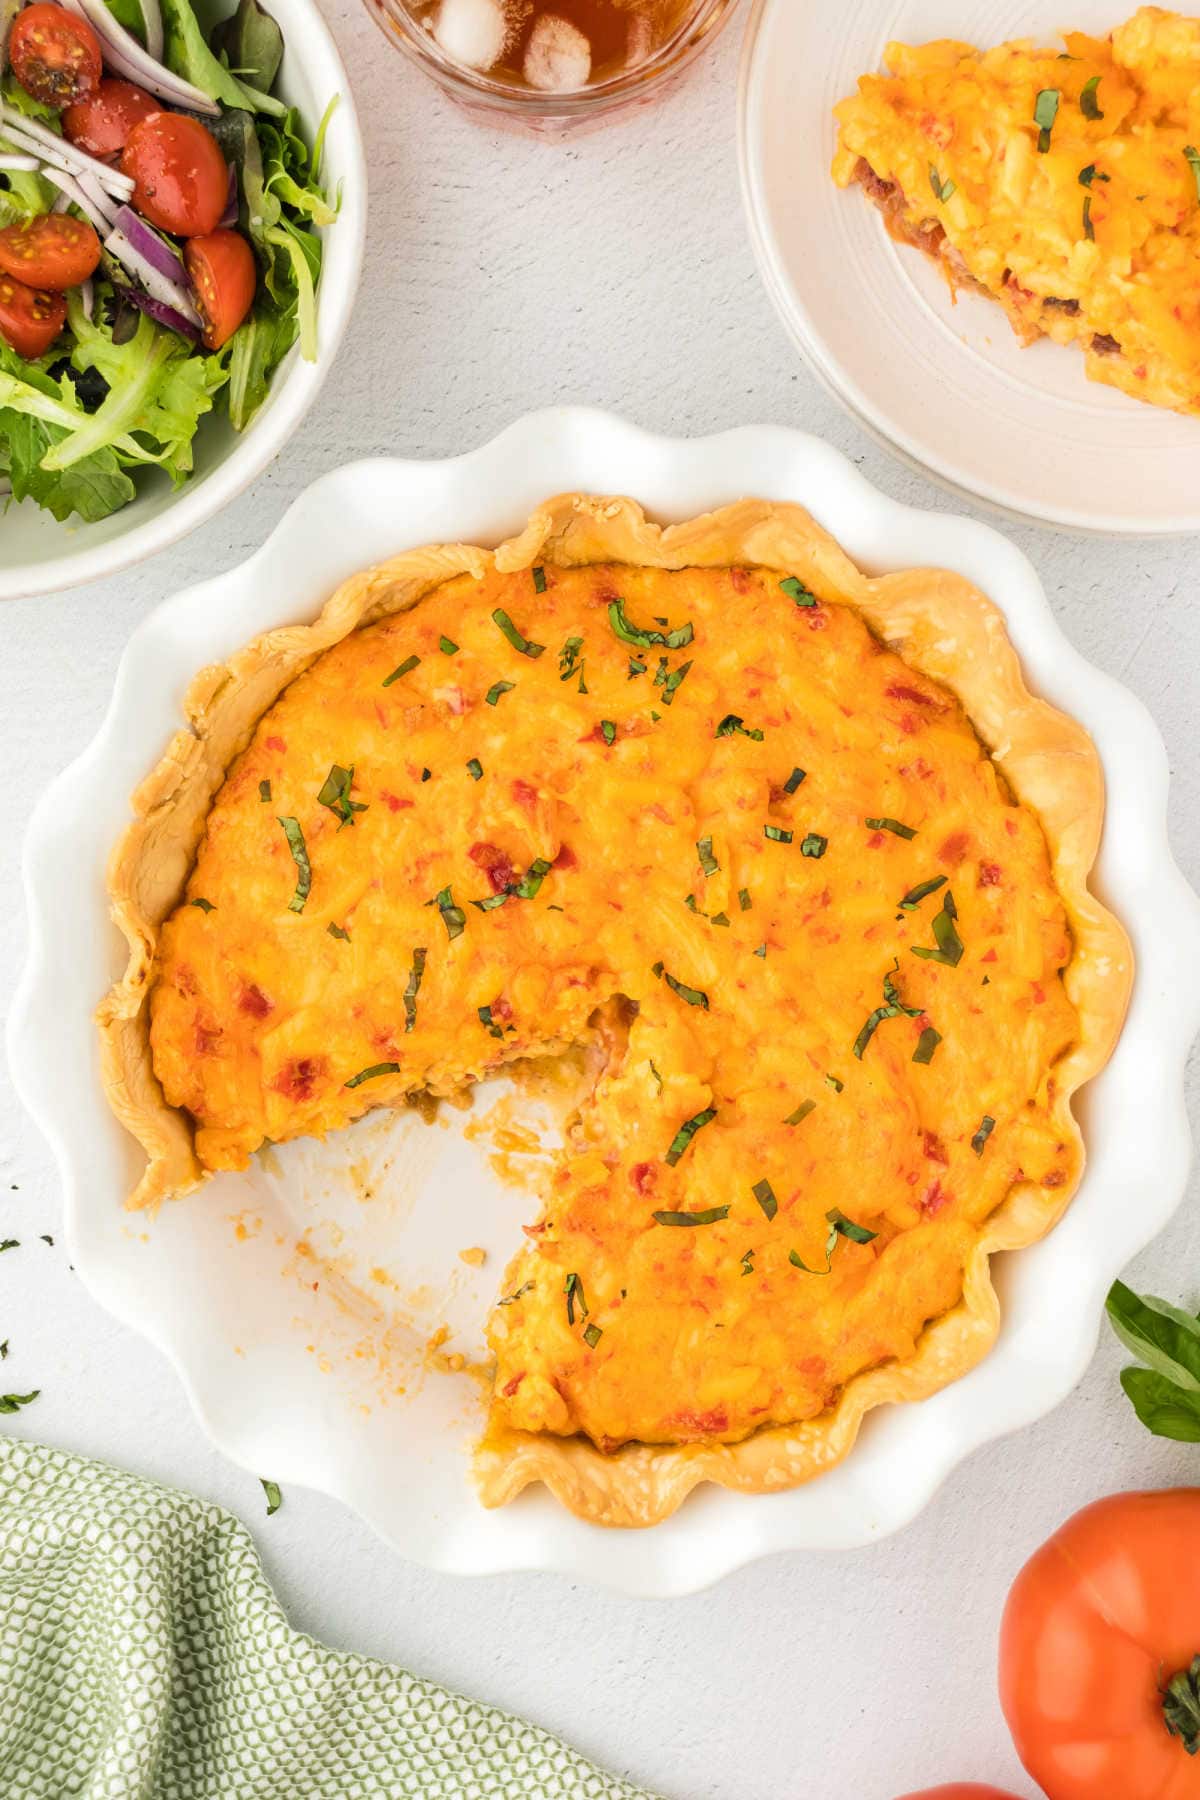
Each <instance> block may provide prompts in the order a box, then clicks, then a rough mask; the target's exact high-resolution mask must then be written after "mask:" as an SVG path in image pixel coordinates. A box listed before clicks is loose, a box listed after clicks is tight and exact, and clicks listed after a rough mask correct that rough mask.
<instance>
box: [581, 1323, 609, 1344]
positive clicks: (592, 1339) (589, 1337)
mask: <svg viewBox="0 0 1200 1800" xmlns="http://www.w3.org/2000/svg"><path fill="white" fill-rule="evenodd" d="M603 1336H604V1333H603V1331H601V1329H600V1327H599V1325H585V1326H584V1328H583V1341H584V1343H585V1344H586V1345H587V1347H588V1349H589V1350H594V1349H595V1348H596V1345H597V1344H598V1343H599V1342H600V1339H601V1338H602V1337H603Z"/></svg>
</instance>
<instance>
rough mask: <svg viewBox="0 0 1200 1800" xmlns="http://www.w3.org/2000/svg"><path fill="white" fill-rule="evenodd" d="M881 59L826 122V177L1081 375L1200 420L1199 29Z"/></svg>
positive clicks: (1124, 29)
mask: <svg viewBox="0 0 1200 1800" xmlns="http://www.w3.org/2000/svg"><path fill="white" fill-rule="evenodd" d="M1064 41H1065V43H1066V51H1065V52H1060V51H1056V50H1052V49H1039V48H1035V46H1034V45H1033V43H1032V41H1031V40H1029V39H1021V40H1018V41H1017V42H1015V43H1010V44H1002V45H1000V46H999V47H998V48H996V49H992V50H986V51H979V50H976V49H973V48H972V47H971V46H970V45H969V44H960V43H955V42H952V41H948V40H947V41H941V42H937V43H932V44H925V45H922V46H920V47H918V48H910V47H908V46H907V45H904V44H889V45H888V48H887V51H886V56H885V60H886V63H887V66H888V68H889V69H890V71H891V73H890V74H888V75H864V76H863V77H862V78H861V79H860V81H859V91H858V93H857V94H856V95H854V96H853V97H851V98H849V99H846V100H843V101H842V102H841V104H840V105H839V106H838V107H837V108H836V116H837V120H838V150H837V155H836V158H835V160H834V165H833V174H834V179H835V181H837V183H838V184H839V186H841V187H849V186H851V185H852V184H853V183H855V182H857V183H859V184H860V185H861V186H862V188H863V189H864V191H865V192H866V194H867V195H868V196H869V197H870V198H871V199H872V200H873V201H874V202H875V204H876V205H877V206H878V207H879V209H880V211H881V212H882V213H883V216H884V219H885V220H886V222H887V226H888V230H889V231H890V232H891V233H892V235H893V236H894V237H895V238H897V239H899V241H900V242H902V243H906V244H912V245H914V246H916V247H917V248H918V249H920V250H923V251H925V252H926V254H927V255H929V256H931V257H932V258H933V259H934V261H935V262H937V263H938V265H939V266H940V267H941V269H942V270H943V272H944V273H945V275H946V277H947V279H948V281H949V282H950V285H951V288H952V289H953V288H956V287H959V286H973V287H976V288H978V289H980V290H981V291H982V292H983V293H985V294H989V295H990V296H991V297H992V298H993V299H994V300H998V301H999V303H1000V305H1001V306H1002V307H1003V308H1004V310H1005V312H1006V313H1007V314H1008V317H1009V321H1010V323H1011V324H1012V327H1013V330H1014V331H1015V332H1016V333H1017V335H1018V337H1020V338H1021V340H1022V341H1023V342H1024V343H1026V344H1029V343H1033V342H1034V341H1035V340H1036V339H1037V338H1039V337H1050V338H1053V339H1054V340H1055V341H1056V342H1057V343H1060V344H1077V345H1078V346H1079V347H1080V348H1081V349H1082V350H1083V352H1084V357H1085V366H1086V369H1087V373H1088V376H1089V378H1090V379H1091V380H1093V381H1102V382H1106V383H1107V384H1108V385H1109V386H1110V387H1116V388H1120V389H1121V390H1122V391H1123V392H1124V393H1126V394H1131V395H1132V396H1133V397H1134V398H1135V399H1138V400H1148V401H1151V402H1153V403H1154V404H1155V405H1156V406H1166V407H1173V408H1175V409H1176V410H1177V411H1179V412H1189V413H1194V412H1200V148H1198V147H1197V146H1200V108H1198V107H1197V102H1196V95H1197V93H1198V92H1200V19H1196V18H1183V17H1181V16H1180V15H1179V14H1177V13H1169V12H1164V11H1162V10H1161V9H1160V8H1158V7H1155V6H1144V7H1142V8H1141V9H1140V11H1138V12H1137V13H1136V14H1135V15H1134V17H1133V18H1132V19H1130V20H1129V22H1128V23H1127V24H1125V25H1122V26H1120V27H1119V29H1118V30H1116V31H1114V32H1113V33H1112V35H1111V37H1109V38H1104V39H1099V38H1092V37H1087V36H1085V35H1084V34H1083V33H1082V32H1069V33H1067V34H1066V37H1065V40H1064Z"/></svg>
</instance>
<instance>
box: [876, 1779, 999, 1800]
mask: <svg viewBox="0 0 1200 1800" xmlns="http://www.w3.org/2000/svg"><path fill="white" fill-rule="evenodd" d="M900 1800H1017V1796H1016V1795H1015V1794H1010V1793H1008V1792H1007V1790H1006V1789H1004V1788H995V1787H986V1786H985V1785H984V1784H983V1782H981V1781H952V1782H951V1783H950V1784H949V1786H948V1787H938V1788H922V1789H921V1792H920V1793H919V1794H902V1795H901V1796H900Z"/></svg>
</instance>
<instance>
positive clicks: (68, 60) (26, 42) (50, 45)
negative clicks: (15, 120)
mask: <svg viewBox="0 0 1200 1800" xmlns="http://www.w3.org/2000/svg"><path fill="white" fill-rule="evenodd" d="M8 56H9V61H10V62H11V63H12V66H13V74H14V75H15V76H16V78H17V80H18V81H19V82H20V84H21V86H22V87H23V88H24V89H25V91H26V93H27V94H32V95H33V97H34V99H35V100H40V101H41V102H42V104H43V106H53V107H57V108H58V109H59V110H61V109H62V108H63V107H64V106H70V105H71V103H72V101H75V100H83V99H86V97H87V96H88V94H94V93H95V91H96V89H97V88H98V87H99V85H100V73H101V69H102V67H103V64H102V62H101V59H100V40H99V38H98V37H97V36H96V34H95V32H94V31H93V30H92V28H91V26H90V25H89V24H88V22H87V20H86V19H78V18H76V16H75V14H74V13H69V12H67V11H66V10H65V9H64V8H63V7H61V6H52V5H50V4H49V0H35V4H34V5H33V6H26V7H25V8H23V10H22V11H21V12H19V13H18V14H17V16H16V19H15V20H14V21H13V28H12V32H11V34H10V36H9V40H8Z"/></svg>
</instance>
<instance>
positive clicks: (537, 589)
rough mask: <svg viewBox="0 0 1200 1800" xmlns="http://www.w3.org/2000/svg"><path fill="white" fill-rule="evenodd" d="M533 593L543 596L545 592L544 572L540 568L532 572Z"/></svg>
mask: <svg viewBox="0 0 1200 1800" xmlns="http://www.w3.org/2000/svg"><path fill="white" fill-rule="evenodd" d="M533 591H534V593H535V594H544V593H545V591H546V571H545V569H543V568H541V567H540V566H539V567H538V568H536V569H534V571H533Z"/></svg>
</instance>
